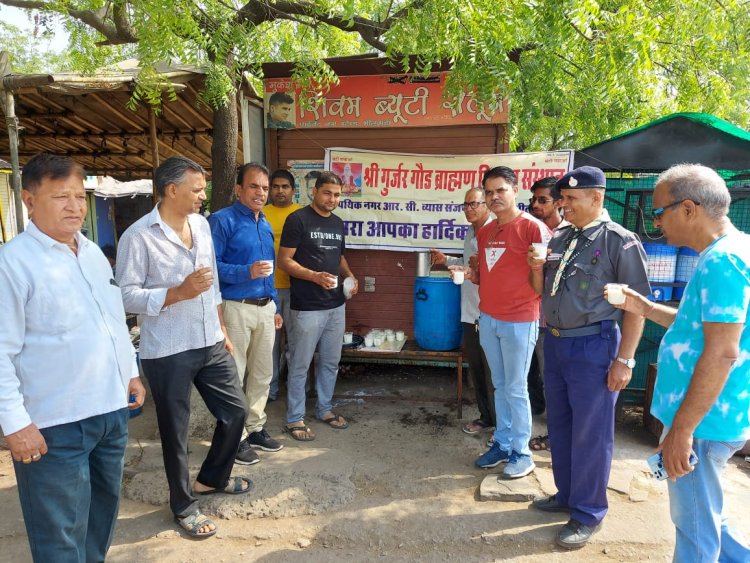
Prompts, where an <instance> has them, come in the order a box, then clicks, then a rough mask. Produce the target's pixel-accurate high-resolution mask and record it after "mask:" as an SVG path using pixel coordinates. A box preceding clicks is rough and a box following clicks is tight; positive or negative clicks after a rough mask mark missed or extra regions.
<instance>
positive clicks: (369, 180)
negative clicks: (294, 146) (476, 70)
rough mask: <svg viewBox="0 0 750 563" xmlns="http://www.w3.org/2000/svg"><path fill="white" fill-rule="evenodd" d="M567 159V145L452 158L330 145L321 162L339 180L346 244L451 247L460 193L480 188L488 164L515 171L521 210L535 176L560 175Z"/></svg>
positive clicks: (460, 228) (455, 243) (457, 232)
mask: <svg viewBox="0 0 750 563" xmlns="http://www.w3.org/2000/svg"><path fill="white" fill-rule="evenodd" d="M572 164H573V151H571V150H560V151H551V152H536V153H504V154H485V155H460V156H458V155H419V154H407V153H387V152H377V151H368V150H361V149H349V148H330V149H326V156H325V164H324V166H325V169H326V170H330V171H332V172H334V173H336V174H338V175H339V176H340V177H341V179H342V180H343V183H344V187H343V193H342V196H341V202H340V204H339V208H338V209H337V210H336V214H337V215H339V216H340V217H341V218H342V219H344V222H345V225H346V245H347V248H369V249H380V250H426V249H429V248H438V249H441V250H456V249H461V248H463V239H464V235H465V234H466V230H467V229H468V227H469V225H468V222H467V221H466V217H465V216H464V213H463V201H464V192H465V191H466V190H467V189H468V188H471V187H481V185H482V177H483V176H484V173H485V172H486V171H487V170H489V169H490V168H493V167H495V166H507V167H509V168H512V169H513V170H514V171H515V172H516V174H517V175H518V188H519V190H518V195H517V197H516V202H517V203H518V204H519V207H522V208H524V209H525V205H524V204H526V203H527V202H528V200H529V197H530V195H531V194H530V192H529V188H530V187H531V185H532V184H533V183H534V182H535V181H536V180H539V179H540V178H544V177H547V176H556V177H558V178H559V177H560V176H562V175H563V174H565V173H566V172H568V171H569V170H570V169H571V166H572Z"/></svg>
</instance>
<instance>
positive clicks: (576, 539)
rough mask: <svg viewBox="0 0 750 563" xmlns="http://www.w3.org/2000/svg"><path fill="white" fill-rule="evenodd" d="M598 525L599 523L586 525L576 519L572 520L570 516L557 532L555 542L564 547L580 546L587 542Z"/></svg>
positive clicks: (596, 530) (599, 525)
mask: <svg viewBox="0 0 750 563" xmlns="http://www.w3.org/2000/svg"><path fill="white" fill-rule="evenodd" d="M600 527H601V524H597V525H596V526H587V525H586V524H581V523H580V522H579V521H578V520H573V519H572V518H571V519H570V520H568V523H567V524H565V526H563V527H562V529H561V530H560V532H559V533H558V534H557V538H556V539H555V543H557V545H559V546H560V547H564V548H565V549H578V548H581V547H583V546H584V545H586V544H587V543H588V541H589V540H590V539H591V536H593V535H594V534H595V533H596V532H598V531H599V528H600Z"/></svg>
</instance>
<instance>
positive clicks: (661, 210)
mask: <svg viewBox="0 0 750 563" xmlns="http://www.w3.org/2000/svg"><path fill="white" fill-rule="evenodd" d="M686 201H692V202H693V203H694V204H695V205H700V203H699V202H697V201H693V200H692V199H687V198H686V199H680V200H677V201H673V202H672V203H670V204H669V205H665V206H664V207H659V208H658V209H652V210H651V214H650V217H651V219H658V218H659V217H661V216H662V214H663V213H664V212H665V211H666V210H667V209H669V208H670V207H675V206H677V205H680V204H681V203H684V202H686Z"/></svg>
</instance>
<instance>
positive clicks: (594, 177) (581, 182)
mask: <svg viewBox="0 0 750 563" xmlns="http://www.w3.org/2000/svg"><path fill="white" fill-rule="evenodd" d="M606 187H607V179H606V178H605V177H604V172H602V171H601V170H599V169H598V168H596V167H594V166H581V167H580V168H576V169H574V170H571V171H570V172H568V173H567V174H566V175H565V176H563V177H562V178H560V179H559V180H558V181H557V183H556V184H555V188H557V189H558V190H560V189H563V190H569V189H575V188H606Z"/></svg>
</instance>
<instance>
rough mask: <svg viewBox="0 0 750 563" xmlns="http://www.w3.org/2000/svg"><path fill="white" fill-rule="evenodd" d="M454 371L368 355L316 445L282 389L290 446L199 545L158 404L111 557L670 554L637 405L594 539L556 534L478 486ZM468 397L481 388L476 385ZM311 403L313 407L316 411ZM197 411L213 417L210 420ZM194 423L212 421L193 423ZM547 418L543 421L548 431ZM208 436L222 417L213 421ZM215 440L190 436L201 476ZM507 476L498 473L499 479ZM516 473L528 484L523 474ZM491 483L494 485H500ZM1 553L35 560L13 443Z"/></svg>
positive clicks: (129, 465) (251, 471)
mask: <svg viewBox="0 0 750 563" xmlns="http://www.w3.org/2000/svg"><path fill="white" fill-rule="evenodd" d="M454 373H455V372H453V371H452V370H448V369H439V368H416V367H406V366H400V367H398V366H397V367H392V368H391V367H377V368H376V369H375V368H372V367H371V368H364V367H355V368H352V369H351V370H348V371H347V372H346V373H344V374H342V377H341V378H340V380H339V385H338V386H337V397H338V406H337V408H336V410H337V412H340V413H341V414H343V415H344V416H345V417H346V418H347V419H348V420H349V421H350V422H351V426H350V428H349V429H347V430H343V431H337V430H333V429H330V428H328V427H327V426H325V425H323V424H322V423H319V422H317V421H314V420H313V419H312V418H309V419H308V423H309V425H310V426H311V427H312V428H313V429H314V430H315V432H316V433H317V439H316V440H315V441H314V442H310V443H301V442H295V441H294V440H292V439H291V438H290V437H289V436H287V435H285V434H282V433H281V427H282V424H283V420H284V410H285V404H284V401H276V402H273V403H270V404H269V406H268V409H267V411H268V417H269V419H268V424H267V426H266V428H267V429H268V430H269V432H270V433H271V434H272V435H273V436H274V437H276V438H277V439H279V440H280V441H281V442H282V443H283V444H284V445H285V447H284V449H283V450H281V451H280V452H278V453H263V452H261V458H262V461H261V463H259V464H257V465H254V466H250V467H240V466H237V467H235V474H236V475H245V476H248V477H250V478H252V479H253V481H254V483H255V487H254V490H253V491H252V492H251V493H250V494H248V495H241V496H238V497H227V496H223V495H214V496H212V497H206V500H205V501H204V502H202V506H203V508H204V510H205V511H206V512H207V513H210V514H212V515H213V516H215V517H216V518H215V520H216V522H217V525H218V527H219V533H218V534H217V535H216V536H215V537H214V538H210V539H207V540H204V541H193V540H190V539H188V538H187V537H186V536H184V535H182V534H181V533H180V532H178V530H177V528H176V526H175V525H174V523H173V521H172V516H171V513H170V512H169V510H168V508H167V507H166V501H167V489H166V480H165V478H164V475H163V469H162V460H161V450H160V445H159V441H158V433H157V432H156V420H155V415H154V412H153V405H152V404H151V403H147V405H146V408H145V409H144V413H143V414H142V415H141V416H139V417H137V418H134V419H132V421H131V437H130V446H129V448H128V453H127V458H126V478H125V482H124V484H123V500H122V504H121V508H120V517H119V521H118V526H117V530H116V533H115V538H114V543H113V545H112V548H111V550H110V554H109V560H110V561H115V562H118V561H160V562H192V561H212V562H213V561H216V562H222V561H227V562H228V561H264V562H282V561H283V562H287V561H292V562H294V561H305V562H311V563H315V562H338V561H346V562H351V561H459V560H460V561H465V562H473V561H477V562H480V561H482V562H484V561H500V560H503V561H522V562H536V561H545V562H548V561H553V562H556V561H594V562H600V561H601V562H603V561H646V560H648V561H670V560H671V554H672V548H673V541H674V540H673V534H674V532H673V528H672V525H671V522H670V520H669V513H668V501H667V495H666V485H664V484H663V483H658V482H655V481H652V480H649V479H646V478H645V470H646V465H645V462H644V460H645V458H646V457H648V455H649V454H650V453H651V451H652V448H653V445H654V443H655V441H654V439H653V437H651V436H650V435H648V434H647V432H646V431H645V430H644V428H643V427H642V425H641V421H640V417H639V416H638V413H637V412H636V411H632V410H626V411H625V415H624V417H623V420H621V421H620V422H619V423H618V425H617V437H616V452H615V461H614V464H613V469H612V478H611V481H610V490H609V501H610V511H609V515H608V516H607V518H606V520H605V523H604V527H603V529H602V531H601V532H600V533H599V534H597V535H596V536H594V538H593V540H592V541H591V542H590V544H589V545H588V546H586V547H585V548H583V549H582V550H579V551H573V552H568V551H565V550H561V549H559V548H556V547H555V546H554V537H555V533H556V530H557V529H558V527H559V526H561V525H562V524H563V523H564V522H565V518H564V515H562V516H560V515H548V514H541V513H538V512H537V511H534V510H530V509H529V502H528V501H523V502H508V501H501V500H488V501H485V500H482V499H481V498H480V493H479V487H480V484H481V483H482V481H483V480H484V479H485V478H487V477H488V476H492V475H496V474H497V473H499V471H495V470H490V471H485V470H480V469H476V468H475V467H474V465H473V462H474V459H475V458H476V456H477V455H479V454H481V453H482V452H483V451H484V449H485V447H484V443H485V441H486V438H487V435H481V437H480V438H477V437H472V436H468V435H466V434H464V433H462V432H461V430H460V429H461V424H462V422H465V421H466V420H470V419H471V418H474V416H475V415H476V414H477V413H476V409H475V407H474V406H473V404H467V405H465V406H464V420H463V421H460V420H458V419H457V418H456V411H455V406H456V405H455V380H454V378H455V374H454ZM467 395H468V396H469V397H471V391H469V392H467ZM312 406H313V404H312V402H310V403H308V412H312ZM198 418H200V417H198ZM194 424H195V427H196V435H197V436H201V435H202V436H205V435H207V434H206V428H205V427H204V426H205V424H203V425H202V421H201V420H200V419H199V420H196V421H195V423H194ZM543 425H544V417H535V421H534V427H535V428H534V430H535V432H534V433H535V434H539V433H541V432H542V430H543ZM209 433H210V429H209ZM206 450H207V442H205V441H203V440H199V439H196V440H195V441H194V442H193V443H192V446H191V469H192V470H193V472H197V468H198V465H199V464H200V462H201V460H202V458H203V455H205V452H206ZM535 461H536V464H537V470H536V472H535V473H533V474H532V475H531V476H529V477H527V478H526V479H523V480H521V481H524V482H525V483H524V485H525V486H526V487H527V488H529V489H530V490H531V491H537V492H539V493H540V494H550V493H554V485H553V481H552V473H551V467H550V456H549V453H547V452H540V453H538V454H535ZM490 481H494V479H492V478H490V480H488V481H487V483H489V482H490ZM514 483H515V482H514ZM490 484H491V483H490ZM725 489H726V490H727V491H728V494H727V499H726V501H727V505H728V511H729V516H730V518H731V520H732V521H733V522H734V523H735V524H736V525H737V527H738V528H739V529H740V530H741V531H742V532H744V534H745V535H746V536H748V537H750V518H748V517H747V510H748V508H747V507H748V506H750V464H748V463H746V462H745V461H743V460H742V459H741V458H734V460H733V461H732V462H731V465H730V467H729V468H728V470H727V472H726V486H725ZM0 506H2V507H3V510H2V516H1V517H0V560H1V561H12V562H25V561H30V555H29V550H28V545H27V540H26V534H25V530H24V526H23V519H22V516H21V510H20V506H19V503H18V495H17V491H16V486H15V479H14V474H13V468H12V465H11V462H10V455H9V453H8V452H7V451H2V452H0Z"/></svg>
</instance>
